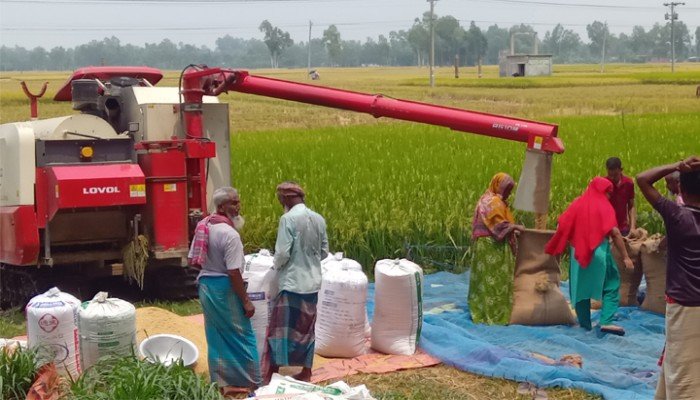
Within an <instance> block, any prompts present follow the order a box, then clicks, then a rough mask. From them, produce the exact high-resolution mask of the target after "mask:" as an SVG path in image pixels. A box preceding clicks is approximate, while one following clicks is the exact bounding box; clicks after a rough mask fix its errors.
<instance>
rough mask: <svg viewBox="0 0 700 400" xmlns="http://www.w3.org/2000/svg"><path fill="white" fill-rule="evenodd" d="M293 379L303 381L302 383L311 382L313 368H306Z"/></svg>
mask: <svg viewBox="0 0 700 400" xmlns="http://www.w3.org/2000/svg"><path fill="white" fill-rule="evenodd" d="M292 378H294V379H296V380H298V381H302V382H309V381H311V368H306V367H305V368H304V369H302V370H301V372H299V373H298V374H296V375H294V376H293V377H292Z"/></svg>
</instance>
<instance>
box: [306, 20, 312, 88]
mask: <svg viewBox="0 0 700 400" xmlns="http://www.w3.org/2000/svg"><path fill="white" fill-rule="evenodd" d="M311 26H313V22H311V21H309V43H308V44H307V46H306V47H308V50H309V63H308V68H307V70H306V73H307V75H308V76H310V75H309V74H310V73H311Z"/></svg>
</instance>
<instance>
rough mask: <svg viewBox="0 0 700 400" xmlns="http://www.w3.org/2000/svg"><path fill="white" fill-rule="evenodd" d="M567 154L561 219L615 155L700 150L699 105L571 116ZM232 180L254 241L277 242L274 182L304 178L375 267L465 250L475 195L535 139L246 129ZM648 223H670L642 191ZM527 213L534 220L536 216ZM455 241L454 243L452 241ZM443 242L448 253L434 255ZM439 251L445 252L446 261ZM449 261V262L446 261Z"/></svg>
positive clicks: (655, 227)
mask: <svg viewBox="0 0 700 400" xmlns="http://www.w3.org/2000/svg"><path fill="white" fill-rule="evenodd" d="M553 122H556V123H558V124H559V125H560V132H561V137H562V139H563V140H564V143H565V145H566V152H565V153H564V154H562V155H556V156H555V160H554V167H553V176H552V192H551V217H552V218H550V220H549V226H550V227H554V226H555V223H556V219H555V217H556V216H557V215H558V214H559V213H560V212H561V211H562V210H563V209H564V208H565V207H566V206H567V205H568V203H569V202H571V201H572V200H573V199H574V198H575V197H576V196H578V195H579V194H581V192H582V191H583V190H584V189H585V187H586V185H587V182H588V181H589V180H590V179H591V178H592V177H593V176H596V175H600V174H604V172H605V170H604V162H605V160H606V158H607V157H610V156H619V157H620V158H622V160H623V163H624V166H625V171H626V172H627V173H629V174H635V173H637V172H641V171H642V170H643V169H645V168H648V167H651V166H653V165H657V164H660V163H666V162H673V161H676V160H678V159H680V158H682V157H687V156H688V155H690V154H698V153H700V114H656V115H628V116H625V117H623V116H589V117H565V118H559V119H556V120H554V121H553ZM231 147H232V149H233V158H232V160H233V161H232V171H233V182H234V185H235V186H237V187H238V188H239V189H240V191H241V197H242V201H243V212H244V213H245V215H246V217H247V224H246V227H245V229H244V231H243V236H244V241H245V243H246V246H247V248H248V249H249V250H253V249H256V248H259V247H270V246H273V244H274V238H275V233H276V228H277V221H278V218H279V215H280V213H281V208H280V206H279V204H278V203H277V202H276V199H275V195H274V188H275V185H276V184H277V183H279V182H281V181H283V180H296V181H298V182H300V183H301V184H302V186H304V188H305V189H306V191H307V193H308V195H307V196H308V197H307V202H308V204H309V205H310V206H311V207H312V208H314V209H316V210H317V211H318V212H320V213H321V214H322V215H324V216H325V218H326V220H327V221H328V229H329V238H330V243H331V248H332V250H335V251H344V252H345V253H347V254H348V256H350V257H353V258H356V259H358V261H360V262H361V263H362V264H363V265H365V266H366V267H367V266H371V265H372V263H373V261H374V260H376V259H379V258H385V257H389V258H393V257H400V256H403V255H404V254H405V251H406V250H407V249H408V248H412V249H419V250H421V249H422V250H425V249H428V253H429V254H427V255H425V257H426V258H429V259H434V258H442V259H443V261H444V259H445V257H446V256H445V253H447V254H448V256H447V259H449V260H450V261H453V262H454V261H456V260H460V259H463V256H464V251H465V249H466V248H467V247H468V245H469V234H470V224H471V218H472V211H473V207H474V204H475V202H476V200H477V199H478V197H479V196H480V195H481V193H482V192H483V190H484V189H485V188H486V187H487V185H488V182H489V180H490V178H491V177H492V176H493V175H494V174H495V173H497V172H499V171H504V172H507V173H510V174H512V175H513V176H514V177H516V179H517V177H518V176H519V175H520V170H521V168H522V163H523V159H524V152H525V146H524V144H521V143H515V142H508V141H503V140H498V139H493V138H489V137H482V136H476V135H471V134H463V133H458V132H452V131H449V130H447V129H444V128H436V127H432V126H425V125H419V124H407V123H396V124H386V125H374V126H351V127H333V128H324V129H315V130H281V131H269V132H259V133H241V134H237V135H234V137H233V140H232V146H231ZM637 204H638V209H639V224H640V225H641V226H645V227H647V228H648V229H649V230H651V231H659V230H661V228H662V225H661V221H660V219H659V218H658V217H657V216H656V215H655V214H654V213H653V212H652V210H651V208H650V207H649V205H648V204H647V203H646V202H645V201H644V200H643V199H642V198H641V197H640V196H638V197H637ZM519 218H520V219H521V220H522V221H525V222H526V223H528V224H530V225H531V224H532V216H531V215H527V214H520V215H519ZM450 248H452V249H454V251H450V250H449V249H450ZM435 252H441V254H442V255H441V256H435ZM436 261H440V260H436ZM437 266H439V264H438V265H437Z"/></svg>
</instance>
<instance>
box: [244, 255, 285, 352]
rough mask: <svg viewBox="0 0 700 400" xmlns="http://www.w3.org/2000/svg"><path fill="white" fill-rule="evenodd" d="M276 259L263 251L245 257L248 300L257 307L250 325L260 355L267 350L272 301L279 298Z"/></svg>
mask: <svg viewBox="0 0 700 400" xmlns="http://www.w3.org/2000/svg"><path fill="white" fill-rule="evenodd" d="M273 261H274V257H273V256H272V254H271V253H270V251H269V250H265V249H262V250H260V251H259V252H258V253H255V254H249V255H247V256H245V267H244V269H243V280H244V281H245V282H246V284H247V289H246V292H247V293H248V298H249V299H250V301H251V302H252V303H253V305H254V306H255V314H253V316H252V317H251V318H250V323H251V324H252V325H253V331H255V340H256V342H257V347H258V354H259V355H262V353H263V350H264V349H265V336H266V335H267V327H268V326H269V325H270V317H271V309H272V299H274V298H275V296H277V291H278V289H277V271H276V270H275V268H274V263H273Z"/></svg>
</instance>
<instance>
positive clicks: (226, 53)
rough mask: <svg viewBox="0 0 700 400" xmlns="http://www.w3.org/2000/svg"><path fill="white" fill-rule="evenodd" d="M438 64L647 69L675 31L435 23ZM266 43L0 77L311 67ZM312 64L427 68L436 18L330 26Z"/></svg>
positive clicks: (686, 33) (19, 53)
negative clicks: (513, 56) (100, 68)
mask: <svg viewBox="0 0 700 400" xmlns="http://www.w3.org/2000/svg"><path fill="white" fill-rule="evenodd" d="M434 23H435V62H436V64H437V65H442V66H448V65H452V63H453V62H454V60H455V56H459V61H460V64H461V65H474V64H476V63H478V62H479V59H481V60H482V61H483V63H485V64H496V63H498V62H499V53H501V52H509V51H510V41H511V37H512V38H513V41H514V50H515V52H516V53H530V52H533V51H534V43H533V40H535V38H536V37H537V40H538V44H539V52H540V53H543V54H544V53H546V54H552V55H553V57H554V62H556V63H576V62H599V61H600V60H601V56H602V51H603V43H604V42H605V49H606V50H605V56H606V61H610V62H645V61H650V60H668V59H670V57H671V26H670V23H664V24H655V25H654V26H652V27H651V28H649V29H648V30H647V29H645V28H644V27H641V26H635V27H633V28H632V29H631V31H630V32H627V33H620V34H613V33H611V32H610V31H609V29H608V27H607V25H606V24H605V23H603V22H600V21H593V22H592V23H591V24H589V25H588V26H587V29H586V33H587V35H586V36H587V37H586V39H587V40H588V41H587V42H586V43H584V41H583V39H582V38H581V36H580V35H579V34H578V33H576V32H574V31H573V30H571V29H569V28H567V27H566V26H565V25H563V24H557V25H556V26H555V27H554V28H553V29H551V30H548V31H546V32H545V33H544V35H542V34H538V33H537V31H535V28H534V27H533V26H531V25H527V24H519V25H514V26H511V27H505V26H504V27H501V26H499V25H495V24H494V25H491V26H489V27H488V28H486V29H483V30H482V28H480V27H479V26H477V25H476V23H474V22H473V21H472V22H470V23H469V25H468V26H467V25H465V24H463V21H460V20H458V19H456V18H455V17H453V16H450V15H446V16H441V17H437V16H436V17H435V21H434ZM675 29H676V31H675V32H676V34H675V49H676V58H677V59H678V60H681V61H682V60H685V59H686V58H687V57H689V56H692V55H695V56H700V27H696V28H695V30H694V31H693V32H692V33H694V35H691V30H690V28H689V27H688V26H687V25H686V24H685V23H683V22H682V21H677V22H676V25H675ZM259 30H260V32H261V33H262V35H261V36H262V40H261V39H256V38H253V39H242V38H234V37H232V36H229V35H226V36H223V37H220V38H218V39H216V42H215V46H214V47H213V48H209V47H206V46H195V45H191V44H186V43H182V42H180V43H175V42H173V41H171V40H169V39H164V40H162V41H161V42H159V43H146V44H144V45H143V46H135V45H131V44H123V43H121V42H120V40H119V39H118V38H116V37H106V38H104V39H102V40H93V41H90V42H88V43H84V44H81V45H79V46H76V47H73V48H64V47H55V48H53V49H46V48H43V47H36V48H33V49H25V48H22V47H8V46H2V47H0V70H5V71H7V70H66V69H72V68H76V67H80V66H85V65H102V64H104V65H150V66H154V67H157V68H164V69H179V68H182V67H183V66H185V65H187V64H190V63H204V64H208V65H223V66H226V67H231V68H264V67H267V66H271V67H273V68H288V67H303V66H306V63H307V52H308V50H309V46H308V43H304V42H299V43H294V41H293V40H292V39H291V37H290V35H289V33H288V32H285V31H283V30H282V29H280V28H279V27H276V26H274V25H272V23H270V22H269V21H267V20H265V21H263V22H262V23H261V24H260V26H259ZM310 48H311V59H312V64H313V65H315V66H349V67H353V66H360V65H417V66H425V65H427V64H428V60H429V52H430V15H429V14H428V13H424V14H423V15H422V16H421V17H420V18H416V19H415V20H414V21H413V23H412V25H410V26H409V27H407V29H406V30H395V31H391V32H389V33H388V35H379V36H377V37H368V38H366V39H365V40H364V41H358V40H343V39H342V35H341V32H340V30H339V29H338V27H337V26H336V25H330V26H328V28H327V29H325V30H324V31H323V34H322V35H321V37H317V38H312V39H311V46H310Z"/></svg>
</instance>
